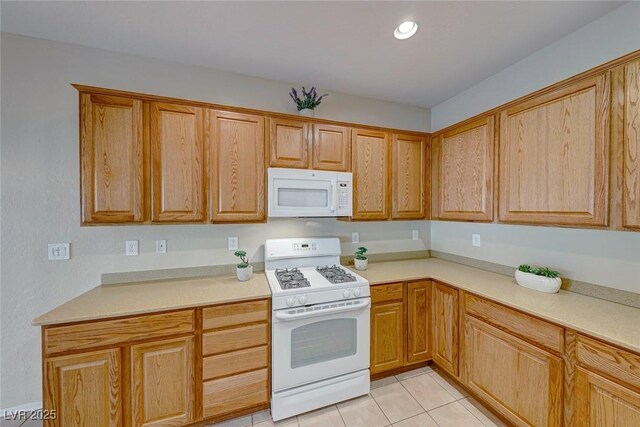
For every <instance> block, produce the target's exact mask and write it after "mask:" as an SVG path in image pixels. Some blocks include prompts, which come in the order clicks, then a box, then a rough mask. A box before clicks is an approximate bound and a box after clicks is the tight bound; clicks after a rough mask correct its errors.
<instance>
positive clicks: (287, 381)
mask: <svg viewBox="0 0 640 427" xmlns="http://www.w3.org/2000/svg"><path fill="white" fill-rule="evenodd" d="M340 254H341V249H340V241H339V239H337V238H301V239H273V240H267V241H266V242H265V272H266V275H267V281H268V282H269V286H270V287H271V292H272V295H273V301H272V308H273V314H272V328H273V330H272V358H271V364H272V371H273V372H272V375H271V377H272V400H271V412H272V417H273V419H274V421H277V420H281V419H284V418H287V417H290V416H293V415H297V414H301V413H303V412H307V411H311V410H313V409H317V408H320V407H323V406H326V405H330V404H333V403H336V402H340V401H343V400H347V399H351V398H354V397H357V396H361V395H364V394H367V393H369V327H370V326H369V323H370V319H369V316H370V307H371V298H370V292H369V282H368V281H367V280H366V279H365V278H363V277H362V276H360V275H358V274H356V273H355V272H353V271H351V270H349V269H347V268H346V267H343V266H341V265H340Z"/></svg>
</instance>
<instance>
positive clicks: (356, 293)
mask: <svg viewBox="0 0 640 427" xmlns="http://www.w3.org/2000/svg"><path fill="white" fill-rule="evenodd" d="M353 296H354V297H359V296H360V289H358V288H356V289H354V290H353Z"/></svg>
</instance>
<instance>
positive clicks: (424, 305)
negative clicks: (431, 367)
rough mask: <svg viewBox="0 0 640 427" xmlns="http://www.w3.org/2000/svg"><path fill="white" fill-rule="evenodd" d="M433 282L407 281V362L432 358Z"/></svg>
mask: <svg viewBox="0 0 640 427" xmlns="http://www.w3.org/2000/svg"><path fill="white" fill-rule="evenodd" d="M430 323H431V282H430V281H421V282H410V283H407V334H408V336H407V363H416V362H424V361H427V360H429V359H430V358H431V337H430V336H429V331H430V330H431V327H430V325H429V324H430Z"/></svg>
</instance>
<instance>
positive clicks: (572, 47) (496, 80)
mask: <svg viewBox="0 0 640 427" xmlns="http://www.w3.org/2000/svg"><path fill="white" fill-rule="evenodd" d="M639 23H640V2H637V1H636V2H634V1H632V2H629V3H628V4H626V5H624V6H622V7H619V8H617V9H615V10H614V11H613V12H611V13H609V14H607V15H605V16H603V17H601V18H600V19H597V20H595V21H593V22H592V23H590V24H588V25H586V26H584V27H582V28H580V29H579V30H577V31H575V32H573V33H571V34H569V35H568V36H566V37H564V38H562V39H560V40H558V41H557V42H555V43H552V44H550V45H549V46H547V47H545V48H543V49H541V50H539V51H538V52H536V53H534V54H532V55H529V56H527V57H526V58H524V59H523V60H521V61H519V62H517V63H516V64H514V65H512V66H510V67H508V68H506V69H504V70H503V71H500V72H499V73H497V74H494V75H493V76H491V77H489V78H488V79H486V80H484V81H483V82H480V83H478V84H477V85H475V86H472V87H470V88H469V89H467V90H465V91H463V92H461V93H459V94H458V95H456V96H454V97H452V98H449V99H448V100H446V101H444V102H443V103H441V104H439V105H437V106H435V107H433V108H432V109H431V129H432V130H434V131H436V130H439V129H442V128H444V127H447V126H449V125H452V124H454V123H456V122H459V121H461V120H464V119H467V118H469V117H472V116H474V115H476V114H480V113H482V112H484V111H487V110H490V109H491V108H494V107H497V106H499V105H502V104H504V103H505V102H509V101H511V100H514V99H516V98H519V97H520V96H523V95H526V94H528V93H531V92H534V91H536V90H538V89H542V88H544V87H546V86H549V85H551V84H553V83H556V82H558V81H560V80H563V79H566V78H568V77H571V76H574V75H576V74H578V73H581V72H583V71H586V70H588V69H590V68H593V67H596V66H598V65H600V64H603V63H605V62H607V61H610V60H612V59H615V58H618V57H620V56H623V55H625V54H627V53H630V52H633V51H635V50H638V49H640V24H639Z"/></svg>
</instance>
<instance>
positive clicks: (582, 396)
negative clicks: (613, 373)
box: [575, 367, 640, 427]
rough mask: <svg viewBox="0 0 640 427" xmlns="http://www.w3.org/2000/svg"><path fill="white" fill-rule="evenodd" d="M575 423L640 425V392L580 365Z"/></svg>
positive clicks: (609, 426)
mask: <svg viewBox="0 0 640 427" xmlns="http://www.w3.org/2000/svg"><path fill="white" fill-rule="evenodd" d="M575 381H576V385H575V387H576V391H575V399H576V401H575V402H576V403H575V425H576V426H584V427H586V426H589V427H615V426H638V425H640V394H639V393H637V392H635V391H633V390H631V389H628V388H626V387H623V386H621V385H619V384H616V383H614V382H613V381H610V380H608V379H606V378H604V377H601V376H599V375H596V374H594V373H592V372H590V371H587V370H585V369H583V368H581V367H578V368H577V369H576V378H575Z"/></svg>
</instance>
